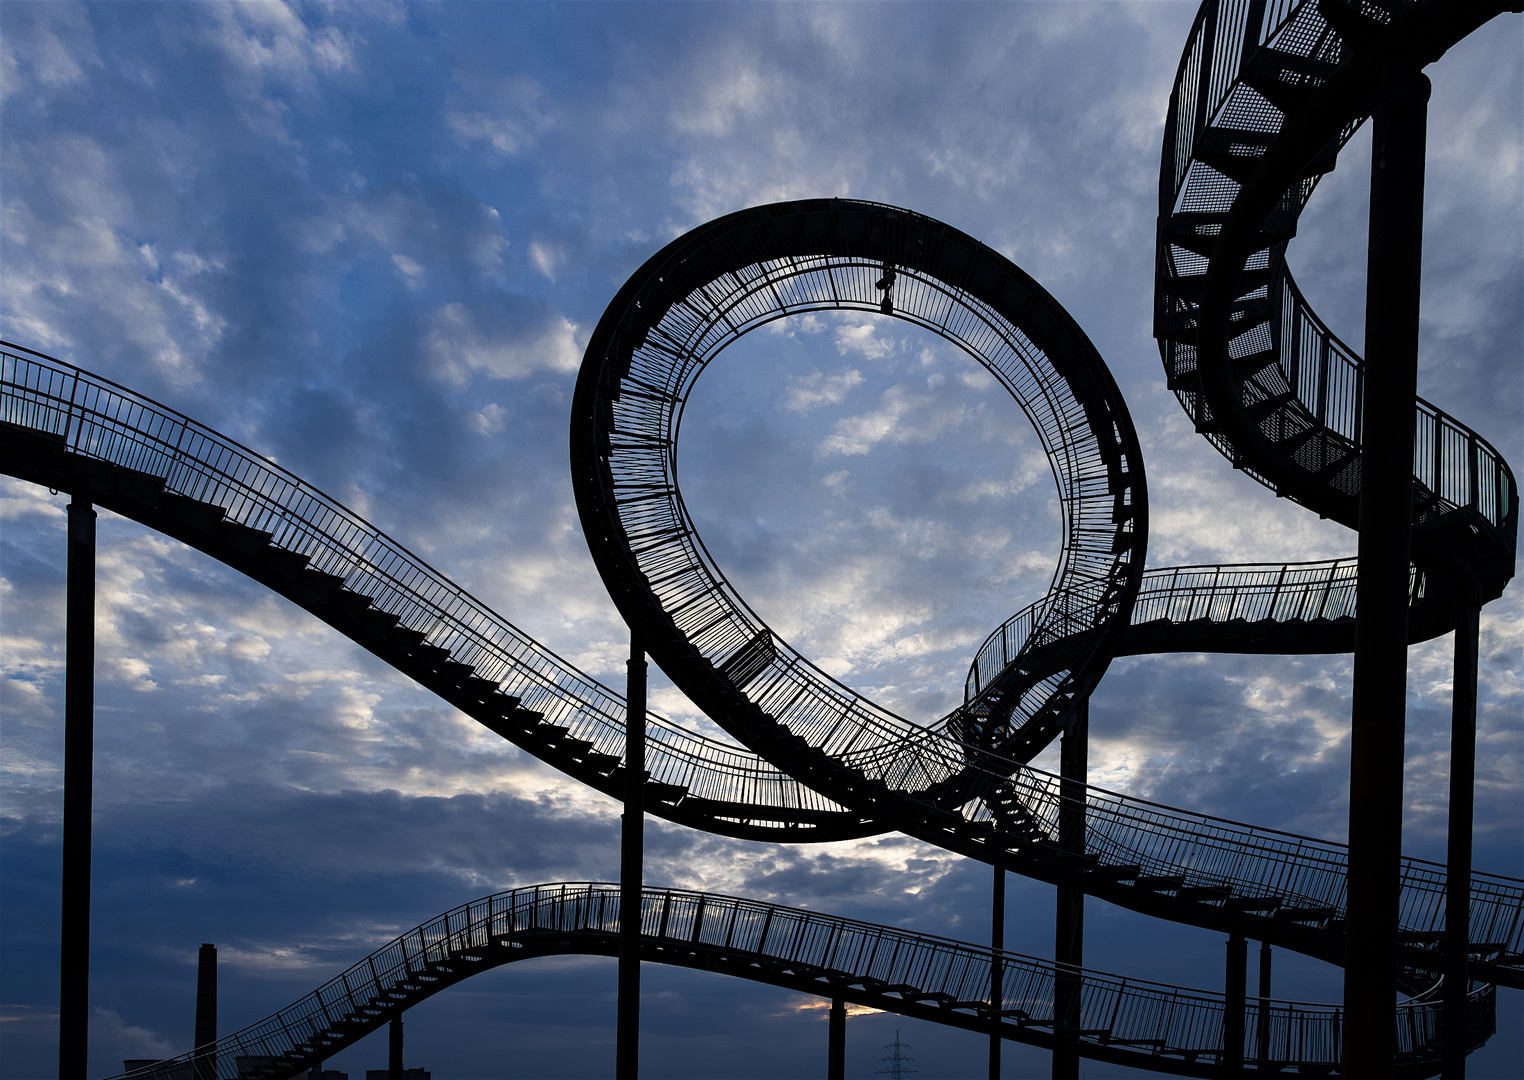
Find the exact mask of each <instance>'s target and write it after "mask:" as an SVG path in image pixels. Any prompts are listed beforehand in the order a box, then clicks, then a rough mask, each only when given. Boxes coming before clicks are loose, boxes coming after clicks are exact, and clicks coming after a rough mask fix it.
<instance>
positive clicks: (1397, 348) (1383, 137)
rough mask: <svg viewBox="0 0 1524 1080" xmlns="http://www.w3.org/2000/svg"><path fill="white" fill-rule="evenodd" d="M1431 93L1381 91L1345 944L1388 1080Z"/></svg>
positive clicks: (1359, 1076)
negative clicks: (1420, 295) (1426, 140)
mask: <svg viewBox="0 0 1524 1080" xmlns="http://www.w3.org/2000/svg"><path fill="white" fill-rule="evenodd" d="M1428 100H1429V80H1428V78H1427V77H1426V76H1425V75H1424V74H1423V73H1422V72H1421V71H1415V70H1410V71H1397V72H1393V73H1392V74H1391V75H1389V77H1388V79H1387V81H1386V82H1385V84H1384V85H1383V86H1382V87H1381V89H1380V91H1379V92H1378V95H1377V101H1376V108H1375V110H1374V117H1373V122H1372V156H1371V209H1370V241H1369V243H1370V252H1369V261H1368V263H1367V269H1366V305H1365V341H1366V378H1365V379H1363V380H1362V385H1363V386H1364V388H1365V401H1364V413H1363V415H1362V417H1361V451H1362V464H1361V481H1360V496H1359V524H1360V540H1359V558H1360V578H1359V584H1358V587H1357V592H1356V612H1357V618H1356V622H1355V662H1354V682H1353V702H1354V703H1353V708H1352V713H1351V720H1350V766H1349V772H1350V783H1349V788H1350V794H1349V870H1348V904H1347V909H1346V923H1345V925H1346V927H1347V929H1346V931H1345V954H1344V1008H1345V1024H1344V1059H1343V1065H1344V1070H1343V1074H1344V1076H1345V1077H1347V1078H1348V1080H1377V1078H1382V1080H1384V1078H1385V1077H1387V1076H1389V1075H1390V1074H1391V1069H1392V1063H1393V1060H1394V1055H1395V1053H1396V1017H1395V1014H1394V1013H1393V1011H1392V1001H1393V999H1394V998H1395V997H1396V993H1397V984H1396V963H1395V960H1396V949H1397V922H1398V907H1399V899H1400V874H1401V859H1402V767H1403V738H1404V730H1405V724H1404V715H1405V711H1406V694H1407V649H1408V566H1409V563H1410V552H1411V548H1412V524H1413V519H1412V505H1413V498H1412V497H1413V457H1414V455H1413V450H1414V441H1415V413H1414V406H1413V402H1414V399H1415V398H1416V396H1417V383H1418V300H1419V286H1420V257H1421V249H1422V246H1423V180H1424V148H1425V136H1426V127H1427V117H1428Z"/></svg>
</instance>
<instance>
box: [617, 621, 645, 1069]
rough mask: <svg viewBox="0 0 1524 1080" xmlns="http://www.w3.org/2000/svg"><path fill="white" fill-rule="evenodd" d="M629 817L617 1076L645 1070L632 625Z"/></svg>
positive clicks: (638, 697) (638, 652)
mask: <svg viewBox="0 0 1524 1080" xmlns="http://www.w3.org/2000/svg"><path fill="white" fill-rule="evenodd" d="M625 670H626V672H627V684H626V691H625V700H626V702H627V704H628V709H627V713H626V716H625V743H624V817H623V819H622V822H621V828H620V844H619V1023H618V1035H617V1045H616V1049H615V1055H616V1059H617V1060H616V1062H615V1068H614V1075H615V1078H616V1080H636V1077H638V1076H639V1075H640V900H641V885H642V862H643V860H644V857H645V816H646V815H645V784H646V653H645V645H644V643H643V642H642V641H641V640H640V635H639V634H638V633H636V632H635V631H633V630H632V631H630V659H629V662H628V663H627V664H626V667H625Z"/></svg>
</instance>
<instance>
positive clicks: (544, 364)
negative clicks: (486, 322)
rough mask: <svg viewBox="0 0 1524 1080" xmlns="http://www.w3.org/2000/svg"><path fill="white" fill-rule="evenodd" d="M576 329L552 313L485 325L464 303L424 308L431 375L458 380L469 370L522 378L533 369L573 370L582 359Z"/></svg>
mask: <svg viewBox="0 0 1524 1080" xmlns="http://www.w3.org/2000/svg"><path fill="white" fill-rule="evenodd" d="M578 333H579V331H578V329H577V326H576V325H575V324H574V323H572V321H571V320H570V319H568V318H566V316H564V315H558V314H552V315H549V316H548V317H545V318H543V319H541V320H540V322H539V325H537V326H530V327H524V328H522V329H521V328H518V327H514V328H512V330H506V329H500V330H489V329H487V328H484V327H483V326H482V325H481V323H480V322H479V321H478V319H477V318H476V317H475V316H474V315H473V313H472V312H471V310H470V309H469V308H467V307H466V306H465V305H464V304H461V303H450V304H445V305H444V306H443V307H439V308H435V309H434V311H433V312H431V313H430V315H429V320H428V329H427V331H426V332H425V339H424V348H425V350H426V352H427V355H428V357H429V361H430V363H431V365H432V368H431V370H432V372H433V374H434V376H435V377H436V378H439V379H442V380H444V381H445V382H447V383H451V384H453V385H457V386H458V385H460V384H462V383H464V382H465V381H466V380H467V379H468V378H470V376H471V374H472V373H473V372H481V373H483V374H486V375H489V376H491V377H492V378H496V379H522V378H524V377H525V376H527V375H533V374H534V373H535V372H537V371H555V372H570V371H575V370H577V367H578V365H580V364H581V363H582V346H581V345H580V344H579V343H578V340H577V338H578Z"/></svg>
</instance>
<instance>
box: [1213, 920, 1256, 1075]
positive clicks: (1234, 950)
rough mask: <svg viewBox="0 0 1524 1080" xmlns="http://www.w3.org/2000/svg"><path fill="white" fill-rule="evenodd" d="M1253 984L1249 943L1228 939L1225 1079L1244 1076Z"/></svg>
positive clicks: (1224, 1001) (1234, 937) (1239, 938)
mask: <svg viewBox="0 0 1524 1080" xmlns="http://www.w3.org/2000/svg"><path fill="white" fill-rule="evenodd" d="M1248 982H1249V943H1248V942H1247V941H1245V940H1244V937H1243V935H1242V934H1233V935H1231V936H1230V937H1229V938H1228V964H1227V974H1226V976H1225V977H1224V980H1223V990H1222V1069H1221V1073H1220V1075H1221V1076H1222V1077H1223V1078H1224V1080H1234V1078H1236V1077H1240V1076H1242V1075H1243V1073H1244V1013H1245V1011H1246V1010H1247V1004H1248V1003H1247V1000H1246V997H1245V994H1246V991H1247V986H1248Z"/></svg>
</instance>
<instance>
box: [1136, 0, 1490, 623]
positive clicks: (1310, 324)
mask: <svg viewBox="0 0 1524 1080" xmlns="http://www.w3.org/2000/svg"><path fill="white" fill-rule="evenodd" d="M1510 9H1511V10H1514V11H1517V10H1519V5H1518V4H1517V2H1516V0H1515V2H1509V0H1480V2H1478V0H1416V2H1415V0H1317V2H1314V0H1302V2H1299V3H1291V2H1287V0H1279V2H1265V0H1222V2H1213V0H1209V2H1208V3H1205V4H1203V5H1202V8H1201V11H1200V13H1199V14H1198V16H1197V19H1196V22H1195V25H1194V26H1193V28H1192V31H1191V35H1190V38H1189V41H1188V43H1187V46H1186V49H1185V53H1184V55H1183V57H1182V59H1181V63H1180V68H1179V72H1178V75H1177V77H1176V80H1175V85H1174V89H1173V92H1172V93H1171V96H1170V105H1169V112H1168V115H1167V118H1166V129H1165V138H1164V150H1163V157H1162V162H1161V166H1160V177H1159V245H1158V260H1157V272H1156V279H1155V282H1156V288H1155V322H1154V332H1155V336H1156V337H1157V338H1158V341H1159V350H1160V354H1161V356H1162V358H1163V361H1164V368H1165V376H1166V379H1167V381H1168V384H1169V386H1170V388H1171V389H1172V390H1173V391H1174V392H1175V394H1176V396H1177V397H1178V398H1179V399H1180V402H1181V404H1182V406H1183V407H1184V408H1185V410H1186V412H1187V413H1188V414H1189V415H1190V417H1191V418H1192V420H1193V421H1194V422H1195V425H1196V428H1197V430H1198V431H1199V432H1200V433H1201V434H1203V435H1205V436H1206V438H1207V439H1208V441H1210V442H1211V443H1212V445H1213V446H1214V447H1216V448H1217V449H1218V450H1219V451H1220V452H1221V453H1223V454H1224V455H1225V456H1226V457H1228V458H1229V460H1231V461H1232V462H1233V464H1234V466H1235V467H1237V468H1241V469H1243V470H1244V471H1245V472H1247V473H1248V474H1249V475H1251V476H1253V477H1255V479H1257V480H1259V481H1260V482H1261V483H1263V484H1265V485H1267V486H1268V487H1270V488H1271V489H1273V490H1274V491H1275V492H1276V493H1277V494H1279V495H1283V496H1285V497H1287V498H1289V499H1292V500H1294V501H1296V502H1298V503H1301V504H1302V505H1304V506H1306V507H1308V508H1309V509H1311V510H1314V511H1316V512H1317V513H1319V514H1321V515H1323V516H1325V517H1328V518H1331V519H1333V520H1335V521H1338V522H1340V523H1341V524H1344V525H1347V526H1349V527H1351V528H1355V527H1357V526H1358V512H1357V508H1358V498H1359V491H1360V476H1361V468H1360V465H1361V456H1360V417H1361V409H1362V403H1363V400H1364V387H1365V369H1364V363H1363V361H1362V360H1361V358H1360V357H1359V356H1357V355H1356V354H1355V353H1354V352H1353V351H1352V350H1351V349H1350V348H1349V347H1348V346H1346V345H1345V344H1344V343H1343V342H1341V341H1340V340H1339V339H1338V338H1337V337H1336V336H1335V335H1334V334H1333V333H1331V332H1330V331H1329V330H1328V328H1327V327H1326V326H1325V325H1324V324H1323V322H1322V321H1321V320H1319V319H1318V317H1317V315H1316V314H1315V313H1314V312H1313V311H1312V310H1311V308H1310V307H1309V305H1308V304H1307V302H1306V300H1305V299H1304V298H1303V296H1302V293H1301V291H1300V290H1299V289H1298V288H1297V286H1296V284H1295V282H1294V281H1293V280H1292V277H1291V274H1290V272H1289V271H1288V270H1287V269H1286V265H1285V249H1286V245H1287V243H1288V241H1289V240H1290V239H1291V238H1292V236H1293V235H1294V234H1295V232H1296V224H1297V218H1298V216H1299V214H1300V213H1301V211H1302V208H1303V207H1304V206H1305V205H1306V202H1307V200H1308V198H1309V197H1310V196H1311V194H1312V191H1313V189H1314V188H1315V186H1316V185H1317V182H1318V180H1319V179H1320V178H1321V177H1322V176H1323V175H1324V174H1325V173H1327V172H1329V171H1330V170H1332V169H1333V168H1334V165H1335V164H1336V160H1337V155H1338V152H1339V149H1340V148H1341V147H1342V146H1343V145H1344V143H1345V142H1347V141H1348V139H1349V138H1350V136H1351V135H1352V134H1353V133H1354V132H1355V130H1356V129H1357V128H1358V127H1359V126H1360V124H1361V123H1363V122H1364V120H1365V119H1366V118H1367V117H1368V116H1369V114H1370V110H1371V108H1372V103H1373V99H1374V95H1375V93H1376V91H1377V88H1378V86H1379V82H1380V77H1381V75H1382V72H1383V71H1384V70H1387V69H1388V68H1392V67H1406V68H1411V69H1413V70H1416V69H1418V68H1420V67H1422V66H1424V65H1426V64H1428V63H1429V62H1431V61H1433V60H1435V59H1438V57H1440V56H1441V55H1443V53H1444V52H1445V51H1446V50H1447V49H1449V48H1450V47H1451V46H1452V45H1454V44H1455V43H1456V42H1457V41H1459V40H1460V39H1461V38H1462V37H1464V36H1465V35H1466V34H1468V33H1470V32H1471V31H1472V30H1474V29H1475V28H1476V27H1478V26H1480V25H1482V24H1483V23H1485V22H1486V21H1487V20H1488V19H1490V18H1492V17H1493V16H1495V15H1497V14H1500V13H1501V12H1503V11H1506V10H1510ZM1415 408H1416V409H1417V444H1416V448H1415V454H1414V488H1415V498H1414V506H1413V526H1414V533H1413V553H1414V560H1415V562H1416V563H1417V564H1418V566H1420V567H1423V568H1425V570H1427V571H1434V570H1436V569H1438V568H1441V567H1443V566H1445V565H1446V564H1447V563H1450V562H1452V561H1453V560H1455V559H1457V558H1458V559H1460V560H1462V561H1463V562H1464V563H1465V564H1466V565H1467V568H1468V570H1469V571H1470V573H1471V574H1474V575H1475V578H1476V582H1477V584H1478V586H1479V588H1480V599H1481V600H1482V602H1486V601H1487V600H1490V599H1493V598H1495V597H1497V596H1498V595H1500V594H1501V592H1502V589H1503V587H1504V585H1506V584H1507V582H1508V581H1509V579H1511V578H1512V576H1513V572H1514V561H1515V557H1516V553H1517V540H1518V517H1519V497H1518V488H1517V485H1516V483H1515V481H1514V477H1513V474H1512V472H1511V471H1510V470H1509V468H1508V465H1507V463H1506V462H1504V461H1503V459H1502V457H1501V455H1499V454H1498V452H1497V451H1496V450H1495V449H1494V448H1493V447H1492V446H1491V445H1490V444H1489V443H1488V442H1487V441H1486V440H1485V439H1483V438H1481V437H1480V436H1479V435H1477V434H1476V432H1474V431H1472V430H1470V429H1469V428H1467V427H1466V426H1465V425H1463V424H1461V423H1460V422H1459V421H1458V420H1455V419H1454V418H1452V417H1450V416H1449V415H1447V414H1446V413H1444V412H1442V411H1441V410H1439V409H1438V408H1436V407H1434V406H1433V405H1431V404H1429V403H1428V402H1426V401H1423V400H1422V399H1419V400H1418V401H1417V402H1416V403H1415ZM1432 584H1433V585H1435V586H1438V588H1437V589H1435V590H1433V595H1434V597H1435V599H1436V600H1440V601H1442V600H1443V593H1444V591H1445V590H1444V586H1445V584H1446V583H1445V581H1444V579H1443V578H1441V579H1440V580H1439V581H1436V582H1433V583H1432ZM1436 606H1440V605H1436ZM1450 606H1452V607H1453V603H1452V604H1451V605H1450ZM1452 624H1453V623H1452Z"/></svg>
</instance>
